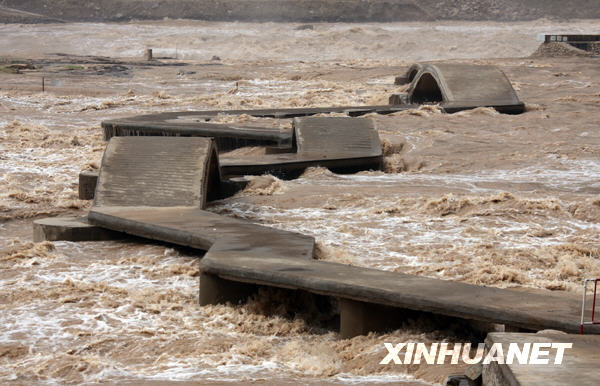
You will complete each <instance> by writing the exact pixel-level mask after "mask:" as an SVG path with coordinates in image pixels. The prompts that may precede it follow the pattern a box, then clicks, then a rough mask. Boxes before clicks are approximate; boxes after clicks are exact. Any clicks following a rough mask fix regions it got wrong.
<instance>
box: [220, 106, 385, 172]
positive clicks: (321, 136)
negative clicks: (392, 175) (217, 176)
mask: <svg viewBox="0 0 600 386" xmlns="http://www.w3.org/2000/svg"><path fill="white" fill-rule="evenodd" d="M293 130H294V135H293V140H292V143H293V150H295V152H293V153H279V154H267V155H261V156H260V157H238V156H234V157H228V156H221V157H220V166H221V173H222V174H223V175H224V176H235V175H247V174H263V173H272V174H276V175H283V176H287V175H289V174H290V173H292V174H293V173H296V174H299V173H301V172H302V171H303V170H304V169H306V168H307V167H310V166H323V167H327V168H329V169H331V170H333V171H336V172H341V173H344V172H346V173H352V172H357V171H360V170H369V169H374V170H378V169H380V168H381V164H382V161H383V154H382V151H381V142H380V140H379V135H378V134H377V129H376V128H375V125H374V122H373V120H372V119H369V118H348V117H304V118H295V119H294V122H293Z"/></svg>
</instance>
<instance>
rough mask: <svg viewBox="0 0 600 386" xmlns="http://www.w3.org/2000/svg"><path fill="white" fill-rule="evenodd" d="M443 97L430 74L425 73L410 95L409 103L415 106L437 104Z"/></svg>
mask: <svg viewBox="0 0 600 386" xmlns="http://www.w3.org/2000/svg"><path fill="white" fill-rule="evenodd" d="M443 101H444V97H443V96H442V91H441V90H440V86H439V85H438V83H437V81H436V79H435V78H434V77H433V75H431V74H430V73H428V72H426V73H424V74H423V75H421V77H420V78H419V80H418V81H417V84H416V85H415V87H414V89H413V91H412V94H411V102H412V103H415V104H422V103H439V102H443Z"/></svg>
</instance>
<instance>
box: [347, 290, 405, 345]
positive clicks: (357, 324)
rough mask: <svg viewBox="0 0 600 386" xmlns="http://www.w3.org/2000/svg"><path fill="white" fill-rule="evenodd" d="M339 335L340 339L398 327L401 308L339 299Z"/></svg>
mask: <svg viewBox="0 0 600 386" xmlns="http://www.w3.org/2000/svg"><path fill="white" fill-rule="evenodd" d="M339 304H340V336H341V337H342V339H349V338H353V337H355V336H358V335H367V334H368V333H369V332H386V331H391V330H393V329H394V328H395V327H398V325H399V321H400V320H401V319H400V318H399V316H401V310H400V309H398V308H393V307H387V306H382V305H379V304H373V303H365V302H359V301H356V300H351V299H343V298H341V299H340V303H339Z"/></svg>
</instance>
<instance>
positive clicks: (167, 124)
mask: <svg viewBox="0 0 600 386" xmlns="http://www.w3.org/2000/svg"><path fill="white" fill-rule="evenodd" d="M212 117H214V116H212V115H211V116H206V115H202V112H191V113H190V112H174V113H171V112H169V113H161V114H151V115H140V116H136V117H130V118H123V119H117V120H111V121H104V122H102V128H103V129H104V138H105V139H106V140H109V139H110V138H112V137H126V136H175V137H210V138H214V139H215V141H216V144H217V147H218V148H219V150H220V151H225V150H232V149H236V148H239V147H244V146H271V147H275V148H281V149H285V148H291V146H292V132H291V130H287V131H281V130H279V129H277V128H262V127H250V126H241V125H225V124H219V123H210V122H207V120H210V119H211V118H212Z"/></svg>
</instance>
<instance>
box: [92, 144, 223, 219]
mask: <svg viewBox="0 0 600 386" xmlns="http://www.w3.org/2000/svg"><path fill="white" fill-rule="evenodd" d="M218 181H219V175H218V161H217V160H216V151H215V148H214V145H213V141H212V140H211V139H208V138H196V137H194V138H182V137H168V138H160V137H115V138H112V139H111V140H110V142H109V143H108V146H107V147H106V150H105V152H104V157H103V159H102V169H101V170H100V175H99V177H98V184H97V187H96V193H95V198H94V205H95V206H107V205H108V206H149V207H165V206H195V207H204V205H205V203H206V200H207V195H208V186H209V185H210V184H211V183H213V182H214V183H215V184H217V183H218ZM213 190H215V189H213Z"/></svg>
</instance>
